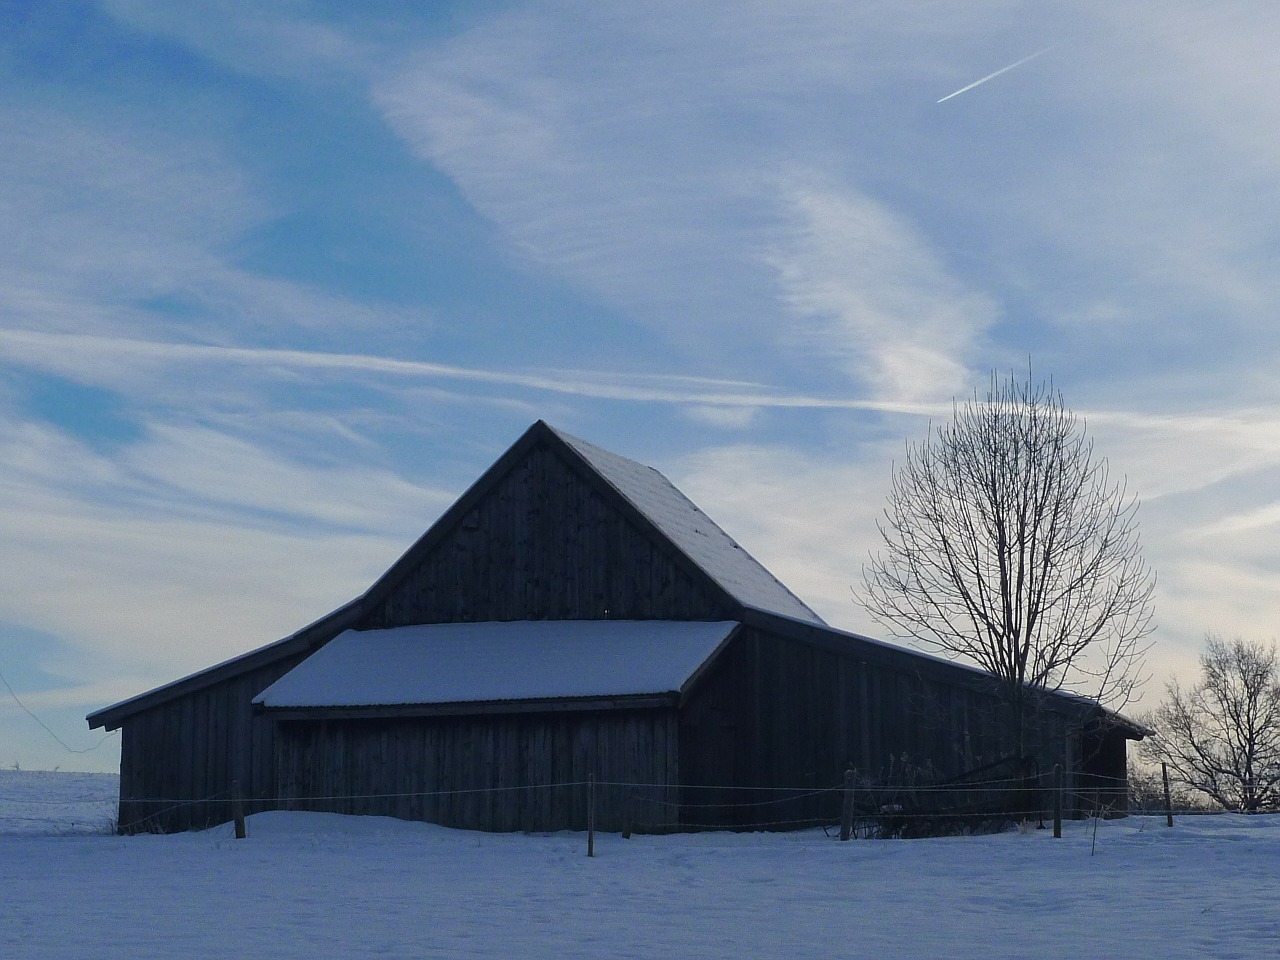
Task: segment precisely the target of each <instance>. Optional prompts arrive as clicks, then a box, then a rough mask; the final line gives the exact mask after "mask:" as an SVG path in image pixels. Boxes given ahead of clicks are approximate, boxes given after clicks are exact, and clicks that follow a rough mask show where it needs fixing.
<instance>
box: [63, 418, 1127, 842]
mask: <svg viewBox="0 0 1280 960" xmlns="http://www.w3.org/2000/svg"><path fill="white" fill-rule="evenodd" d="M1001 711H1002V707H1001V704H1000V702H999V698H998V696H997V694H996V691H995V688H994V686H993V684H992V683H991V681H990V678H989V677H987V676H986V675H985V674H983V673H981V672H980V671H977V670H974V669H971V668H968V667H965V666H962V665H958V664H955V663H951V662H949V661H946V660H941V659H938V658H934V657H930V656H927V655H924V654H922V653H919V652H916V651H912V650H908V649H904V648H901V647H897V646H895V645H892V644H887V643H882V642H879V641H876V640H873V639H870V638H867V637H863V636H859V635H856V634H852V633H848V632H845V631H841V630H837V629H834V628H832V627H830V626H828V625H827V624H826V623H825V622H824V621H823V620H822V619H821V618H820V617H819V616H818V615H817V614H816V613H814V612H813V611H812V610H811V609H810V608H809V607H808V606H806V605H805V604H804V603H803V602H802V601H801V600H800V599H799V598H798V597H796V596H795V595H794V594H793V593H791V591H790V590H788V589H787V588H786V587H785V586H784V585H783V584H782V583H781V582H779V581H778V580H777V579H776V578H775V577H774V576H773V575H771V574H770V573H769V572H768V571H767V570H766V569H765V568H764V567H763V566H761V565H760V564H759V563H758V562H757V561H756V560H755V559H754V558H753V557H752V556H751V555H750V554H749V553H747V552H746V551H745V550H743V549H742V547H741V546H739V545H738V544H737V543H736V542H735V541H734V540H733V539H732V538H731V537H730V536H729V535H728V534H726V533H725V532H724V531H723V530H721V529H720V527H718V526H717V525H716V524H715V523H713V522H712V521H711V519H710V518H709V517H707V515H706V514H704V513H703V512H702V511H701V510H700V509H699V508H698V507H697V506H696V505H694V504H693V503H692V502H691V501H690V500H689V499H688V498H686V497H685V496H684V495H683V494H682V493H680V491H679V490H677V489H676V488H675V487H674V486H673V485H672V484H671V483H670V482H669V481H668V480H667V479H666V478H665V477H663V476H662V475H661V474H660V473H659V472H658V471H656V470H654V469H652V468H651V467H647V466H644V465H642V464H640V463H637V462H635V461H632V460H629V459H626V458H624V457H621V456H618V455H617V454H614V453H610V452H608V451H606V450H603V449H601V448H599V447H597V446H594V445H592V444H590V443H587V442H585V441H583V440H579V439H577V438H575V437H572V436H569V435H568V434H565V433H563V432H561V431H559V430H556V429H554V428H552V427H551V426H549V425H547V424H546V423H544V422H542V421H538V422H537V423H535V424H533V426H531V427H530V428H529V429H528V430H527V431H526V432H525V433H524V435H523V436H521V437H520V438H519V439H518V440H517V441H516V442H515V444H513V445H512V447H511V448H510V449H509V450H507V452H506V453H504V454H503V455H502V456H501V457H500V458H499V459H498V460H497V462H496V463H494V464H493V466H492V467H490V468H489V469H488V470H487V471H486V472H485V473H484V474H483V475H482V476H481V477H480V478H479V479H478V480H477V481H476V482H475V483H474V484H473V485H472V486H471V487H470V489H468V490H467V491H466V492H465V493H464V494H463V495H462V496H461V497H460V498H459V499H458V500H457V502H456V503H454V504H453V506H452V507H450V508H449V509H448V510H447V511H445V513H444V514H443V515H442V516H441V517H440V519H439V520H438V521H437V522H436V523H435V524H434V525H433V526H432V527H431V528H430V529H429V530H427V532H426V533H425V534H423V535H422V537H421V538H420V539H419V540H418V541H417V542H416V543H414V544H413V545H412V546H411V547H410V548H409V549H408V551H407V552H406V553H405V554H404V555H403V556H402V557H401V558H400V559H399V560H398V561H397V562H396V563H395V564H394V565H393V566H392V567H391V569H390V570H388V571H387V572H386V573H385V574H384V575H383V576H382V577H380V578H379V579H378V580H377V582H376V583H374V584H373V585H372V586H371V587H370V588H369V589H368V590H367V591H366V592H365V593H364V594H363V595H361V596H359V597H357V598H355V599H354V600H352V601H350V602H349V603H347V604H345V605H344V606H342V607H339V608H338V609H337V610H335V611H333V612H332V613H330V614H329V615H327V616H325V617H323V618H322V619H320V620H318V621H316V622H315V623H312V624H310V625H308V626H306V627H303V628H302V629H300V630H299V631H297V632H296V633H294V634H292V635H291V636H288V637H285V638H284V639H282V640H279V641H277V642H275V643H271V644H268V645H267V646H264V647H260V648H258V649H256V650H253V651H251V652H249V653H246V654H244V655H242V656H239V657H236V658H234V659H232V660H228V661H226V662H224V663H220V664H217V665H215V666H212V667H209V668H208V669H206V670H203V671H201V672H199V673H196V674H193V675H191V676H189V677H185V678H183V679H180V680H177V681H174V682H173V683H170V684H167V685H165V686H162V687H159V688H158V689H155V690H152V691H150V692H148V693H144V694H141V695H140V696H137V697H134V698H132V699H129V700H125V701H123V702H121V703H117V704H115V705H113V706H109V707H106V708H104V709H102V710H99V711H97V712H95V713H93V714H91V715H90V716H89V717H88V722H89V725H90V727H91V728H105V729H107V730H115V729H119V730H121V731H122V740H121V760H120V809H119V823H120V826H121V829H122V830H131V829H133V830H136V829H148V830H166V831H171V830H184V829H191V828H198V827H203V826H207V825H211V824H215V823H220V822H225V821H226V820H228V819H229V818H230V817H231V813H232V802H233V797H239V798H242V799H243V803H244V807H245V809H246V810H248V811H249V812H257V811H261V810H268V809H275V808H282V807H283V808H289V809H312V810H329V811H336V812H342V813H357V814H381V815H390V816H395V817H401V818H405V819H414V820H426V821H431V822H436V823H442V824H447V825H451V826H458V827H467V828H475V829H483V830H555V829H563V828H581V827H582V826H584V824H585V822H586V818H587V805H588V802H589V800H588V795H589V794H590V797H591V799H590V802H591V803H592V804H593V810H594V811H595V818H596V822H597V824H598V825H599V826H600V827H601V828H605V829H619V828H621V827H622V826H623V825H624V824H626V823H629V822H632V821H634V822H636V824H637V825H638V826H641V827H643V826H645V825H649V826H651V827H653V828H654V829H682V828H694V827H698V826H727V827H735V826H736V827H746V826H751V825H754V824H763V823H768V824H772V825H785V824H786V823H789V822H795V823H801V822H814V821H818V820H822V819H826V818H830V817H831V816H832V811H833V810H836V809H838V806H839V802H840V798H839V795H838V792H833V791H832V790H831V789H830V788H833V787H837V786H839V785H840V784H841V782H842V778H843V774H844V771H846V770H847V769H853V770H856V771H858V774H859V777H860V779H862V780H866V781H868V782H874V783H881V782H884V781H885V780H887V779H891V778H893V777H894V776H898V777H903V776H906V775H907V774H908V772H909V775H910V777H913V778H916V779H919V778H921V777H926V778H928V779H929V780H930V782H935V783H942V782H951V783H957V782H959V783H964V782H970V781H974V780H980V779H983V778H984V777H986V778H995V777H996V776H997V775H998V774H999V773H1000V772H1001V771H1007V770H1008V769H1010V767H1009V765H1010V763H1011V762H1012V761H1015V760H1016V759H1017V758H1014V757H1012V751H1011V747H1010V745H1009V744H1008V743H1007V742H1006V741H1005V740H1004V739H1003V737H1002V729H1003V725H1002V723H1001V718H1002V712H1001ZM1033 729H1034V733H1033V736H1032V737H1031V742H1032V743H1033V747H1032V748H1031V749H1032V754H1033V755H1032V756H1031V757H1029V758H1027V761H1026V764H1023V765H1021V766H1020V767H1019V769H1022V770H1026V769H1034V768H1039V769H1041V770H1048V769H1051V768H1052V766H1053V765H1054V764H1062V765H1063V767H1064V769H1065V771H1066V777H1067V783H1068V786H1069V787H1071V788H1073V790H1074V793H1075V795H1077V796H1087V795H1089V794H1090V792H1092V791H1098V790H1101V791H1103V792H1104V793H1106V794H1108V795H1110V796H1113V797H1119V796H1121V795H1122V794H1123V788H1124V777H1125V768H1126V762H1125V758H1126V746H1127V741H1128V740H1132V739H1140V738H1141V737H1142V735H1143V734H1144V733H1145V731H1144V730H1143V729H1142V728H1141V727H1140V726H1138V725H1136V724H1133V723H1131V722H1129V721H1127V720H1125V719H1124V718H1123V717H1120V716H1119V715H1117V714H1114V713H1111V712H1108V711H1105V710H1103V709H1101V708H1100V707H1099V706H1098V705H1097V704H1096V703H1093V702H1091V701H1087V700H1082V699H1080V698H1077V697H1073V696H1068V695H1063V694H1054V695H1048V696H1045V697H1043V698H1042V700H1041V702H1040V704H1039V709H1038V710H1037V712H1036V717H1035V722H1034V724H1033ZM589 781H593V782H594V783H593V786H592V787H590V788H584V786H585V785H586V784H587V783H588V782H589ZM771 791H772V792H771ZM762 798H763V799H762Z"/></svg>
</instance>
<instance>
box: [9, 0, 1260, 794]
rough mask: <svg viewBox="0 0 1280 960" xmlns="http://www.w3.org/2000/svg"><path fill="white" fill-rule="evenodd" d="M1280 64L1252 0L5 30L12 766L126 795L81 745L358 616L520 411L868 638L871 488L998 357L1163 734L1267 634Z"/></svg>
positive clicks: (86, 24)
mask: <svg viewBox="0 0 1280 960" xmlns="http://www.w3.org/2000/svg"><path fill="white" fill-rule="evenodd" d="M1278 41H1280V7H1277V6H1276V5H1275V4H1273V3H1269V2H1248V0H1240V2H1233V3H1229V4H1223V3H1212V4H1211V3H1203V2H1193V0H1161V2H1158V3H1157V2H1153V0H1132V2H1129V3H1125V4H1115V3H1111V2H1102V0H1097V2H1095V0H1077V2H1070V0H1068V2H1063V3H1058V4H1053V5H1044V4H1039V3H1031V2H1012V0H1009V2H1000V0H972V2H969V3H964V4H957V3H938V2H928V0H920V2H914V3H902V2H896V3H887V2H873V0H869V2H864V3H858V4H849V3H847V2H835V0H831V2H826V0H785V2H781V0H779V2H769V0H756V2H752V3H747V4H743V3H732V4H729V3H723V2H719V0H708V2H706V3H699V4H694V5H690V4H687V3H679V4H675V3H662V2H658V3H646V4H635V5H632V4H606V5H601V4H598V3H591V2H585V0H584V2H550V3H546V2H544V3H536V4H535V3H519V2H515V3H507V2H499V0H469V2H465V3H452V2H447V0H441V2H434V3H428V4H413V5H405V4H400V3H391V2H386V0H371V2H367V3H362V4H345V3H336V2H316V3H306V2H302V0H279V2H272V0H257V2H254V3H252V4H250V3H231V2H212V0H211V2H205V3H185V4H174V3H169V2H146V0H104V2H101V3H84V2H76V0H65V2H59V3H56V4H50V3H36V2H26V0H10V2H8V3H4V4H0V231H2V233H3V236H4V237H5V238H6V239H7V242H6V243H4V244H3V246H0V673H2V674H3V678H4V681H5V682H6V683H7V684H8V685H9V686H10V687H11V688H12V691H13V694H15V695H16V698H17V699H16V700H15V699H14V698H13V697H10V696H9V695H8V691H4V690H0V766H6V767H7V766H13V765H20V766H21V767H22V768H24V769H30V768H44V769H51V768H53V767H61V768H62V769H84V770H111V769H114V768H115V766H116V764H117V758H118V744H117V738H116V737H108V738H107V739H106V740H103V739H102V736H101V731H89V730H88V728H87V725H86V724H85V722H84V716H85V714H86V713H88V712H90V711H92V710H96V709H99V708H101V707H103V706H106V705H108V704H111V703H113V702H115V701H117V700H120V699H123V698H125V697H128V696H132V695H134V694H137V693H140V692H142V691H144V690H147V689H150V688H152V687H154V686H157V685H159V684H162V683H165V682H168V681H170V680H173V679H176V678H177V677H179V676H183V675H185V674H188V673H191V672H193V671H196V670H199V669H201V668H202V667H205V666H207V665H210V664H212V663H215V662H217V661H220V660H223V659H226V658H228V657H231V656H235V655H237V654H239V653H242V652H245V651H247V650H249V649H252V648H254V647H257V646H260V645H262V644H264V643H268V642H270V641H273V640H275V639H278V638H280V637H282V636H285V635H287V634H289V633H291V632H293V631H294V630H296V629H297V628H299V627H300V626H302V625H304V624H306V623H309V622H311V621H313V620H315V619H317V618H318V617H320V616H322V615H324V614H325V613H327V612H328V611H330V610H331V609H333V608H335V607H337V606H339V605H340V604H342V603H344V602H346V601H347V600H349V599H351V598H352V597H354V596H356V595H358V594H359V593H361V592H363V590H364V589H365V588H366V587H367V586H368V585H369V584H370V583H372V582H373V580H374V579H376V578H377V576H378V575H379V574H381V573H382V572H383V571H384V570H385V569H386V568H387V567H388V566H390V564H391V563H392V562H393V561H394V560H395V559H396V558H397V557H398V556H399V555H400V554H401V553H402V552H403V551H404V549H406V548H407V547H408V546H409V544H410V543H412V542H413V540H414V539H416V537H417V536H418V535H419V534H420V533H421V532H422V531H423V530H425V529H426V528H427V527H428V526H429V525H430V523H431V522H432V520H434V519H435V517H436V516H438V515H439V513H440V512H441V511H442V510H443V509H444V508H446V507H447V506H448V505H449V504H450V503H451V502H452V501H453V499H454V498H455V497H456V496H458V495H459V494H460V493H461V492H462V491H463V490H464V489H466V487H467V486H468V485H469V484H470V483H471V482H472V481H473V480H474V479H475V478H476V477H478V476H479V475H480V473H481V472H483V470H484V469H486V468H487V467H488V466H489V465H490V463H492V461H493V460H494V459H496V458H497V456H499V455H500V454H501V453H502V451H503V450H504V449H506V447H507V446H509V445H510V443H511V442H513V441H514V440H515V439H516V438H517V437H518V436H519V435H520V434H521V433H522V432H523V431H524V430H525V429H526V428H527V427H528V426H529V424H530V423H532V422H533V421H534V420H537V419H539V418H541V419H545V420H547V421H548V422H550V423H551V424H553V425H554V426H556V427H558V428H560V429H562V430H565V431H567V432H569V433H572V434H574V435H577V436H580V437H583V438H584V439H587V440H590V441H591V442H593V443H596V444H598V445H601V446H603V447H605V448H607V449H610V450H613V451H615V452H617V453H620V454H623V455H625V456H629V457H632V458H634V459H638V460H641V461H643V462H646V463H649V464H652V465H653V466H655V467H657V468H659V469H660V470H662V471H663V472H664V473H665V474H666V475H667V476H668V477H669V478H670V479H671V480H672V481H673V482H674V483H676V485H677V486H679V487H680V488H681V489H682V490H684V491H685V493H687V494H688V495H689V496H690V497H691V498H692V499H693V500H694V501H695V502H696V503H698V504H699V505H700V506H701V507H702V508H703V509H704V510H705V511H706V512H707V513H708V514H710V515H711V517H713V518H714V519H715V520H716V521H717V522H718V523H719V524H720V525H721V526H722V527H724V528H725V529H726V530H727V531H728V532H729V533H730V534H731V535H732V536H734V537H735V538H736V539H737V540H738V541H739V542H740V543H741V544H742V545H743V546H745V547H746V548H747V549H748V550H749V551H750V552H751V553H752V554H753V555H754V556H756V557H757V558H758V559H759V560H761V562H763V563H764V564H765V566H766V567H768V568H769V569H770V570H771V571H773V572H774V573H775V574H776V575H777V576H778V577H779V578H780V579H781V580H782V581H783V582H784V583H786V584H787V585H788V586H789V587H791V589H792V590H793V591H795V592H796V593H797V594H799V595H800V596H801V597H802V598H803V599H805V600H806V601H807V602H809V604H810V605H811V606H812V607H814V609H815V610H817V611H818V612H819V613H820V614H821V615H822V616H823V617H824V618H825V619H827V621H828V622H830V623H831V624H833V625H835V626H839V627H842V628H845V629H851V630H855V631H859V632H863V633H868V634H870V635H872V636H883V635H884V632H885V631H884V630H883V629H881V628H880V627H878V626H877V625H876V624H875V623H874V622H873V621H872V620H871V619H870V618H869V616H868V615H867V614H866V613H865V611H864V610H863V609H862V608H861V607H860V606H859V605H858V603H857V602H856V599H855V595H854V592H853V588H854V586H855V585H857V584H859V583H860V581H861V571H862V567H863V564H864V563H865V561H866V559H867V556H868V553H869V551H870V550H871V549H872V548H874V546H875V541H876V536H877V534H876V517H877V514H878V513H879V512H880V511H881V509H882V508H883V505H884V501H885V496H886V494H887V492H888V489H889V482H890V477H891V474H892V468H893V463H894V461H895V458H898V459H900V458H901V457H902V454H903V451H904V449H905V444H906V443H908V442H910V441H917V440H920V439H922V438H923V437H924V436H925V434H926V432H927V431H928V429H929V425H930V423H931V422H941V421H942V420H945V418H946V417H947V416H948V414H949V412H950V410H951V405H952V401H953V399H955V398H959V399H961V400H963V399H964V398H966V397H968V396H971V395H972V394H973V392H974V391H975V390H979V389H983V388H984V387H985V385H986V383H987V381H988V378H989V376H990V372H991V371H992V370H1003V371H1007V370H1020V369H1025V368H1026V366H1027V364H1028V363H1030V364H1031V366H1032V369H1033V370H1034V371H1036V373H1037V374H1038V375H1044V376H1046V377H1052V379H1053V382H1054V384H1055V385H1056V386H1057V387H1058V388H1059V389H1060V390H1061V391H1062V394H1063V396H1064V398H1065V400H1066V402H1067V404H1068V405H1069V406H1070V407H1072V408H1073V409H1074V410H1075V411H1076V412H1077V413H1078V414H1079V415H1080V416H1081V417H1082V419H1083V420H1084V422H1085V424H1086V429H1087V430H1088V432H1089V434H1090V436H1091V437H1092V438H1093V439H1094V441H1095V444H1096V451H1097V453H1098V455H1100V456H1103V457H1105V458H1106V459H1107V460H1108V462H1109V464H1110V468H1111V470H1112V472H1113V473H1114V474H1115V475H1116V476H1117V477H1123V478H1124V479H1125V481H1126V483H1127V485H1128V489H1129V490H1130V491H1131V492H1132V493H1133V494H1135V495H1136V496H1137V497H1138V498H1139V499H1140V500H1141V508H1140V510H1139V514H1138V516H1139V522H1140V526H1141V531H1142V540H1143V546H1144V552H1145V556H1146V559H1147V561H1148V562H1149V563H1150V565H1151V566H1152V567H1153V568H1154V569H1155V570H1156V572H1157V575H1158V586H1157V591H1156V622H1157V624H1158V626H1157V630H1156V632H1155V634H1154V636H1155V639H1156V640H1157V643H1156V646H1155V647H1154V649H1153V650H1152V652H1151V654H1150V660H1149V665H1150V667H1151V670H1152V673H1153V674H1154V679H1153V681H1152V683H1151V684H1150V685H1148V688H1147V698H1148V701H1153V700H1154V699H1158V696H1159V693H1160V689H1161V684H1162V683H1163V681H1164V680H1165V679H1167V678H1168V677H1170V676H1183V677H1189V676H1191V675H1192V674H1193V673H1194V669H1195V663H1196V656H1197V654H1198V652H1199V649H1200V646H1201V644H1202V641H1203V638H1204V636H1205V634H1206V632H1208V631H1213V632H1217V633H1221V634H1224V635H1226V636H1235V635H1242V636H1245V637H1248V638H1252V639H1259V640H1269V639H1270V638H1272V637H1273V636H1274V635H1275V632H1276V631H1275V628H1274V627H1273V622H1274V615H1275V613H1276V611H1277V609H1280V540H1278V539H1277V537H1276V533H1277V527H1278V525H1280V496H1278V495H1277V490H1278V489H1280V485H1278V483H1277V481H1278V480H1280V383H1278V382H1277V378H1276V376H1275V372H1274V371H1275V369H1276V361H1277V354H1278V353H1280V324H1277V323H1276V322H1275V317H1274V315H1273V314H1274V305H1275V304H1276V302H1277V300H1278V299H1280V298H1278V297H1277V293H1278V292H1280V290H1278V289H1277V288H1280V271H1277V270H1276V269H1275V264H1276V262H1277V256H1278V255H1280V235H1278V233H1277V225H1278V224H1280V141H1277V139H1276V137H1275V135H1274V131H1275V130H1276V129H1280V96H1278V95H1277V94H1278V93H1280V89H1278V88H1280V80H1277V79H1276V78H1277V77H1280V69H1277V68H1278V67H1280V62H1278V61H1280V42H1278ZM1014 64H1017V65H1016V66H1013V65H1014ZM1006 67H1012V69H1008V70H1006V69H1004V68H1006ZM1000 71H1003V72H1000ZM993 74H995V75H994V76H993ZM987 77H989V79H987V80H985V82H982V83H978V84H977V85H976V86H970V85H972V84H975V82H976V81H979V80H982V79H983V78H987ZM965 87H970V88H969V89H967V90H964V88H965ZM961 90H964V92H962V93H958V92H957V91H961ZM952 94H955V95H954V96H951V95H952ZM19 701H20V704H21V705H20V704H19ZM24 708H25V709H24ZM37 718H38V720H37ZM81 751H84V752H81Z"/></svg>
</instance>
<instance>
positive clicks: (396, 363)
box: [0, 329, 949, 415]
mask: <svg viewBox="0 0 1280 960" xmlns="http://www.w3.org/2000/svg"><path fill="white" fill-rule="evenodd" d="M0 346H3V347H4V349H5V355H6V356H7V358H8V360H9V362H11V363H15V362H16V363H22V364H24V365H29V366H32V367H36V368H38V369H41V370H46V371H48V372H51V373H56V374H59V375H61V376H66V377H69V378H73V379H86V380H88V381H90V382H94V383H101V384H103V385H107V386H111V387H112V388H113V389H127V383H128V382H129V381H130V380H132V379H137V378H145V377H146V376H148V375H149V374H154V373H156V372H159V371H170V370H173V369H175V368H176V369H182V370H189V369H191V368H193V367H201V366H213V367H247V368H252V369H255V370H259V371H262V372H264V373H265V374H266V375H273V374H274V375H278V374H279V373H280V372H281V371H284V370H292V371H301V372H314V373H318V374H330V375H334V376H357V377H363V376H369V375H377V376H384V377H385V376H393V377H397V378H404V379H408V380H440V379H442V380H456V381H463V382H473V383H480V384H487V385H497V386H504V387H516V388H521V389H527V390H536V391H544V392H548V393H557V394H566V395H572V396H578V397H591V398H596V399H608V400H624V401H625V400H629V401H635V402H642V403H669V404H680V405H684V404H693V405H697V406H701V407H725V408H729V407H777V408H792V409H794V408H804V407H810V408H822V409H833V410H878V411H883V412H887V413H908V414H919V415H935V414H937V413H939V412H943V411H946V410H948V409H949V407H946V406H940V405H938V404H937V403H921V402H896V401H890V400H886V401H877V400H861V399H855V398H842V397H838V396H837V397H822V396H807V395H804V394H787V393H778V392H774V391H771V390H770V389H769V388H767V387H765V386H763V385H759V384H750V383H747V382H744V381H739V380H721V379H716V378H702V377H695V376H675V375H671V374H654V375H645V374H636V373H629V372H624V373H621V374H613V373H608V372H602V371H582V370H577V371H566V370H559V371H542V372H519V371H500V370H484V369H480V368H473V367H459V366H453V365H449V364H439V363H430V362H426V361H421V360H399V359H396V358H392V357H380V356H374V355H369V354H351V353H324V352H317V351H306V350H283V349H271V348H257V347H252V348H251V347H224V346H215V345H210V344H193V343H172V342H165V341H154V340H136V339H130V338H123V337H99V336H87V335H80V334H51V333H42V332H39V331H34V330H15V329H0Z"/></svg>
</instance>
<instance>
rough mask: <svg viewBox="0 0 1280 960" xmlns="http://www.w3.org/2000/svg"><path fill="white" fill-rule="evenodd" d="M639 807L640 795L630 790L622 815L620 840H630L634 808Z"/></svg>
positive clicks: (634, 815) (634, 818)
mask: <svg viewBox="0 0 1280 960" xmlns="http://www.w3.org/2000/svg"><path fill="white" fill-rule="evenodd" d="M639 806H640V793H639V791H636V790H632V791H631V793H630V795H628V797H627V809H626V813H625V814H623V820H622V839H623V840H630V839H631V828H632V827H633V826H634V825H635V820H636V808H637V807H639Z"/></svg>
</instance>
